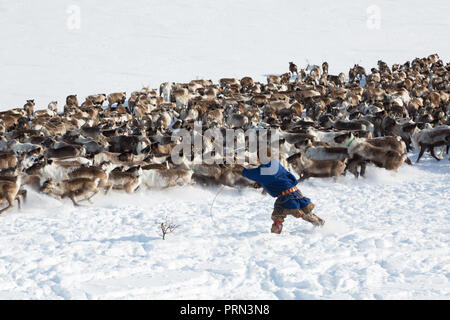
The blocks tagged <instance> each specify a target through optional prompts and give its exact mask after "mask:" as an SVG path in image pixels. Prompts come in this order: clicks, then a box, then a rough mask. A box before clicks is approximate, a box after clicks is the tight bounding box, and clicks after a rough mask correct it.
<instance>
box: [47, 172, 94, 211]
mask: <svg viewBox="0 0 450 320" xmlns="http://www.w3.org/2000/svg"><path fill="white" fill-rule="evenodd" d="M99 182H100V179H99V178H95V179H94V180H92V179H88V178H75V179H67V180H63V181H61V182H59V183H57V182H54V181H52V180H47V181H45V182H44V184H43V185H42V187H41V189H40V191H41V192H43V193H46V194H51V195H53V196H55V197H56V198H58V199H64V198H66V197H68V198H70V200H72V202H73V204H74V205H75V206H79V204H78V202H77V201H76V198H77V197H81V196H84V197H85V198H84V199H83V200H81V201H85V200H87V201H89V202H91V199H92V197H94V196H95V195H96V194H97V193H98V192H99V190H98V185H99ZM89 194H90V195H89Z"/></svg>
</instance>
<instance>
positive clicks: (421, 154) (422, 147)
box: [416, 144, 425, 163]
mask: <svg viewBox="0 0 450 320" xmlns="http://www.w3.org/2000/svg"><path fill="white" fill-rule="evenodd" d="M424 152H425V147H424V146H423V145H422V144H421V145H420V152H419V156H418V157H417V160H416V163H418V162H419V160H420V158H422V156H423V153H424Z"/></svg>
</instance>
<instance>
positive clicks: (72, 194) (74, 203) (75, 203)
mask: <svg viewBox="0 0 450 320" xmlns="http://www.w3.org/2000/svg"><path fill="white" fill-rule="evenodd" d="M68 197H69V198H70V200H72V202H73V205H74V206H76V207H79V206H80V205H79V204H78V203H77V202H76V201H75V193H74V192H70V193H69V195H68Z"/></svg>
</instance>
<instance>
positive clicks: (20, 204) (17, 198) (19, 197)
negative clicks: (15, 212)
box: [15, 194, 22, 210]
mask: <svg viewBox="0 0 450 320" xmlns="http://www.w3.org/2000/svg"><path fill="white" fill-rule="evenodd" d="M15 200H17V205H18V206H19V210H20V209H22V203H21V201H20V200H21V195H20V194H17V195H16V197H15Z"/></svg>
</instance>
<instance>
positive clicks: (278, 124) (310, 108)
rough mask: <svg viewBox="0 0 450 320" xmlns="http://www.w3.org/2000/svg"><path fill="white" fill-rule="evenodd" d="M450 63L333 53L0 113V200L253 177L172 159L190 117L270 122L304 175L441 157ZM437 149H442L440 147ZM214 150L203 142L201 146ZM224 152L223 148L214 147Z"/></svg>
mask: <svg viewBox="0 0 450 320" xmlns="http://www.w3.org/2000/svg"><path fill="white" fill-rule="evenodd" d="M449 80H450V64H449V63H447V64H444V63H443V61H442V60H441V59H440V58H439V56H438V55H437V54H432V55H430V56H428V57H426V58H415V59H414V60H412V61H408V62H406V63H404V64H394V65H392V66H391V67H389V66H388V65H387V64H386V63H385V62H383V61H378V65H377V68H372V69H371V70H370V72H366V70H365V69H364V68H363V67H361V66H359V65H355V66H354V67H353V68H351V69H350V70H349V72H348V75H346V74H344V73H340V74H338V75H332V74H329V73H328V63H327V62H324V63H323V64H322V65H321V66H317V65H308V66H307V67H306V68H304V69H300V70H299V68H298V67H297V66H296V65H295V64H294V63H293V62H290V63H289V72H287V73H284V74H282V75H270V76H268V77H267V83H261V82H256V81H254V80H253V79H252V78H251V77H243V78H242V79H235V78H223V79H220V80H219V83H218V84H215V83H213V82H212V81H211V80H192V81H190V82H189V83H173V82H165V83H162V84H161V85H160V87H159V92H158V90H157V89H149V88H143V89H141V90H138V91H134V92H132V93H131V94H130V95H129V96H127V94H126V92H118V93H111V94H96V95H91V96H88V97H86V98H85V101H83V102H82V103H81V104H80V103H79V100H78V97H77V95H69V96H68V97H67V98H66V103H65V105H64V110H63V111H62V112H58V104H57V102H56V101H52V102H50V103H49V105H48V107H47V108H46V109H39V110H35V102H34V100H28V101H27V102H26V104H25V105H24V106H23V108H15V109H11V110H8V111H4V112H0V135H1V136H0V170H1V172H0V202H1V203H4V204H6V207H5V208H3V209H2V210H0V213H2V212H4V211H5V210H8V209H10V208H12V207H13V206H14V202H15V200H17V201H18V205H19V208H20V206H21V200H22V198H25V197H26V194H27V189H32V190H35V191H38V192H42V193H45V194H48V195H49V196H53V197H56V198H59V199H62V198H69V199H71V200H72V201H73V203H74V205H78V203H79V202H80V201H91V199H92V197H94V196H95V195H96V194H97V193H98V192H99V191H100V190H104V192H105V193H106V194H107V193H109V192H110V191H111V190H112V189H115V190H124V191H125V192H127V193H133V192H135V191H136V190H137V189H138V188H168V187H172V186H181V185H186V184H194V183H198V184H202V185H204V184H222V185H228V186H232V187H234V186H251V185H252V184H251V182H250V181H248V180H246V179H245V178H243V177H242V176H240V175H239V174H238V170H234V169H235V167H234V166H233V165H232V164H231V165H230V164H205V163H200V164H199V163H195V162H193V161H192V154H184V155H182V156H183V161H182V162H181V163H174V161H172V158H171V153H172V152H173V150H174V148H175V147H176V146H177V144H179V143H180V141H179V140H177V139H172V133H173V132H175V131H177V130H179V129H185V130H188V132H192V134H194V131H193V128H194V124H195V123H198V122H199V121H201V123H202V126H203V127H204V128H205V129H207V128H218V129H221V130H224V129H243V130H247V129H249V128H255V129H257V130H261V129H263V128H264V129H268V128H271V129H275V130H276V132H277V133H278V136H279V137H280V139H279V158H280V161H281V162H282V163H283V164H284V165H285V166H286V167H287V168H288V169H292V170H295V171H296V172H297V173H298V175H299V176H300V180H304V179H307V178H309V177H333V178H334V179H337V178H338V177H339V176H340V175H343V174H345V173H346V172H347V171H349V172H350V173H352V174H354V175H355V177H356V178H358V177H359V176H360V175H361V176H364V174H365V171H366V166H367V165H368V164H371V165H374V166H377V167H381V168H385V169H387V170H397V169H398V168H399V167H400V166H402V165H403V163H404V162H406V163H407V164H410V165H411V164H412V162H411V160H410V159H408V155H407V152H409V151H411V150H412V149H416V150H418V151H419V155H418V158H417V160H416V161H419V160H420V158H421V157H422V156H423V154H424V152H426V151H429V152H430V154H431V156H432V157H434V158H435V159H436V160H441V159H442V157H443V155H444V153H445V152H446V154H448V149H449V146H450V127H449V124H450V83H449ZM436 147H440V148H439V149H440V151H441V152H440V154H439V156H438V155H436V154H435V148H436ZM208 148H210V145H209V144H208V143H206V142H205V143H204V144H203V150H200V152H204V151H205V150H206V149H208ZM219 156H221V155H219Z"/></svg>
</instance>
